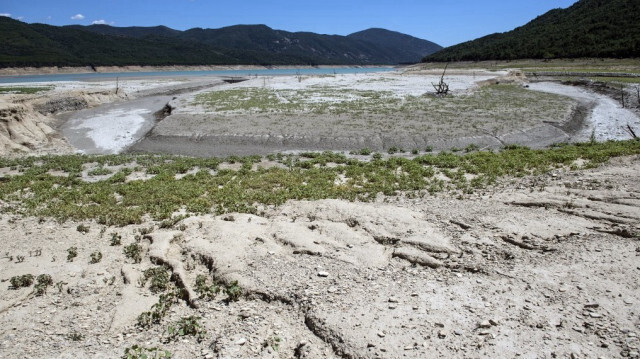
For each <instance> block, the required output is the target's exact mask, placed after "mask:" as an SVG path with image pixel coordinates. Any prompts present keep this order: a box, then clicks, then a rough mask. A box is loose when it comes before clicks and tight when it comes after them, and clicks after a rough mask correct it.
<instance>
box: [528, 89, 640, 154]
mask: <svg viewBox="0 0 640 359" xmlns="http://www.w3.org/2000/svg"><path fill="white" fill-rule="evenodd" d="M530 88H531V89H532V90H536V91H543V92H548V93H554V94H558V95H564V96H569V97H571V98H574V99H576V100H577V101H579V102H581V103H583V104H585V105H586V106H587V107H589V108H592V110H591V113H590V115H588V116H587V118H586V123H585V125H584V126H583V128H582V129H581V130H580V131H578V132H577V133H575V134H574V135H573V136H572V137H571V140H572V141H574V142H585V141H588V140H589V138H590V137H591V133H592V132H593V134H594V135H595V138H596V139H597V140H598V141H606V140H619V139H626V138H629V133H628V132H627V131H626V130H625V128H626V126H627V125H630V126H632V127H633V128H640V117H638V115H637V113H636V112H633V111H632V110H629V109H626V108H622V106H621V104H620V102H619V101H616V100H614V99H612V98H610V97H608V96H605V95H601V94H598V93H595V92H593V91H590V90H586V89H583V88H580V87H574V86H565V85H561V84H558V83H549V82H540V83H532V84H531V85H530Z"/></svg>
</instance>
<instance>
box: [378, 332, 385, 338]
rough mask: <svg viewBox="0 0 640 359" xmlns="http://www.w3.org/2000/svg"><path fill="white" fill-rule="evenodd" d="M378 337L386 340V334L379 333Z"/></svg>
mask: <svg viewBox="0 0 640 359" xmlns="http://www.w3.org/2000/svg"><path fill="white" fill-rule="evenodd" d="M378 336H379V337H380V338H384V337H385V336H386V334H384V333H383V332H378Z"/></svg>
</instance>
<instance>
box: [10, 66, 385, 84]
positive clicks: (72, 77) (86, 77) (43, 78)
mask: <svg viewBox="0 0 640 359" xmlns="http://www.w3.org/2000/svg"><path fill="white" fill-rule="evenodd" d="M393 70H395V69H394V68H392V67H367V68H357V67H340V68H304V69H254V70H215V71H154V72H111V73H95V72H94V73H85V74H47V75H16V76H0V83H29V82H58V81H99V80H108V79H115V78H123V79H124V78H131V77H136V78H140V77H142V78H144V77H200V76H224V77H234V76H281V75H333V74H360V73H374V72H387V71H393Z"/></svg>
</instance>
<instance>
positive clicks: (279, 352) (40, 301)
mask: <svg viewBox="0 0 640 359" xmlns="http://www.w3.org/2000/svg"><path fill="white" fill-rule="evenodd" d="M639 180H640V157H638V156H634V157H626V158H619V159H616V160H613V161H612V162H611V163H609V164H606V165H603V166H602V167H600V168H596V169H591V170H579V171H568V170H557V171H554V172H551V173H548V174H545V175H542V176H536V177H524V178H517V179H506V180H504V181H502V182H501V184H499V185H497V186H495V187H492V188H490V189H488V190H486V191H485V192H484V193H478V194H477V195H474V196H471V197H470V198H466V199H457V198H453V197H452V196H451V195H448V194H440V195H437V196H429V195H426V196H425V197H423V198H405V197H397V198H396V197H379V198H378V200H377V201H376V202H375V203H350V202H344V201H336V200H324V201H316V202H288V203H287V204H286V205H284V206H281V207H278V208H265V209H264V212H263V213H261V214H260V215H259V216H254V215H246V214H231V215H225V216H219V217H215V216H200V217H190V218H187V219H184V220H182V221H181V222H178V223H175V225H174V226H172V227H170V228H159V227H160V225H159V224H158V223H152V222H147V223H144V224H143V225H136V226H128V227H122V228H114V227H110V228H107V227H103V226H101V225H98V224H96V223H94V222H87V223H75V222H66V223H62V224H60V223H56V222H52V221H51V220H49V219H46V218H25V217H21V216H18V215H12V214H7V213H3V214H2V215H1V217H0V233H2V235H1V237H2V238H3V241H2V244H1V252H2V254H3V256H4V258H2V259H1V260H0V273H1V275H0V277H1V281H2V283H1V284H2V285H1V286H0V357H3V358H15V357H22V358H42V357H55V358H72V357H94V358H113V357H118V356H121V355H123V353H124V352H125V350H126V349H127V348H132V347H133V346H134V345H139V346H142V347H145V348H152V347H160V348H163V349H166V350H169V351H170V352H171V353H173V355H174V357H177V358H198V357H200V358H249V357H256V358H292V357H297V358H333V357H335V358H400V357H408V358H425V357H447V358H449V357H451V358H487V357H501V358H513V357H521V358H556V357H558V358H614V357H638V356H639V355H638V352H639V349H638V348H639V346H640V339H639V338H638V335H639V334H640V312H638V308H639V306H638V303H640V287H639V284H638V280H637V278H638V275H639V274H640V240H639V237H638V233H639V232H640V226H638V223H640V191H639V190H638V186H637V184H638V183H639ZM80 225H82V226H84V227H79V226H80ZM165 227H166V226H165ZM84 232H86V233H84ZM118 237H120V241H121V244H120V245H111V244H114V241H115V242H117V240H115V239H118ZM136 243H137V244H139V246H140V247H139V248H140V258H139V259H140V261H139V262H137V260H136V259H135V256H134V255H130V256H129V257H127V256H126V255H125V253H124V252H125V250H124V248H132V247H130V245H131V244H136ZM71 247H76V252H77V256H76V257H75V258H72V261H70V260H68V259H67V258H68V256H69V249H70V248H71ZM98 252H99V253H100V254H101V256H100V258H99V260H97V261H96V259H97V258H98V256H97V254H94V253H98ZM92 254H93V262H95V263H93V264H92V263H90V262H91V261H92ZM130 254H131V253H130ZM158 265H164V266H166V268H168V270H169V272H170V273H172V277H171V281H170V282H171V283H173V285H174V286H177V287H181V288H184V292H183V296H182V299H168V300H164V301H163V297H161V295H164V298H165V299H166V298H168V297H167V293H171V291H170V289H167V290H165V289H158V288H155V287H154V281H153V279H148V280H146V281H145V280H144V273H145V270H147V269H149V268H154V267H156V266H158ZM25 274H32V275H33V276H34V277H37V276H38V275H40V274H49V275H50V276H51V282H52V285H50V286H49V287H46V291H45V292H44V293H41V294H42V295H38V293H37V290H36V287H35V285H36V284H37V280H36V283H35V284H33V285H30V286H28V287H24V288H17V289H14V288H12V286H11V283H10V282H11V281H10V279H11V278H12V277H14V276H19V275H25ZM198 274H200V275H205V276H206V278H207V285H211V284H212V283H214V282H218V283H219V285H220V286H222V287H224V288H226V289H227V290H226V291H225V290H222V291H221V292H220V293H218V294H217V295H216V296H215V298H212V299H207V298H202V299H201V298H199V293H202V291H200V292H198V287H197V286H196V277H197V275H198ZM234 281H237V286H234V285H233V284H234ZM238 289H241V291H242V293H241V295H239V297H238V300H237V301H233V300H232V299H235V298H234V297H235V295H236V294H239V292H237V290H238ZM153 290H155V291H156V293H153ZM234 293H235V294H234ZM159 302H160V303H164V304H167V305H168V309H167V310H166V312H164V313H165V315H164V316H163V317H162V318H161V319H159V320H158V322H159V323H158V324H151V325H150V326H149V327H148V328H146V329H144V328H141V327H140V326H139V321H138V319H137V318H138V316H139V315H140V314H141V313H143V312H145V311H151V312H153V311H154V310H155V311H156V312H158V308H159V306H158V305H156V306H155V307H154V304H156V303H159ZM194 316H195V317H199V318H200V319H197V320H196V323H197V325H194V326H192V327H190V328H191V329H192V332H193V333H194V334H197V333H202V334H203V336H202V337H201V338H199V339H200V340H198V337H197V336H190V335H186V334H185V335H184V336H181V335H171V332H170V329H169V328H170V327H180V325H179V324H178V323H179V321H180V319H181V318H190V317H194ZM193 328H196V329H193ZM205 331H206V333H205Z"/></svg>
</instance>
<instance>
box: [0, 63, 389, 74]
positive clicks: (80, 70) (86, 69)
mask: <svg viewBox="0 0 640 359" xmlns="http://www.w3.org/2000/svg"><path fill="white" fill-rule="evenodd" d="M345 67H350V68H380V67H396V65H320V66H309V65H277V66H260V65H211V66H207V65H202V66H182V65H172V66H96V67H95V71H94V70H93V69H92V68H91V67H90V66H82V67H56V66H53V67H8V68H0V76H16V75H48V74H85V73H94V72H95V73H114V72H132V73H135V72H159V71H223V70H265V69H311V68H320V69H331V68H345Z"/></svg>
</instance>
